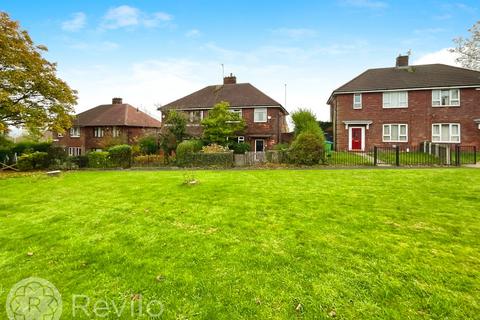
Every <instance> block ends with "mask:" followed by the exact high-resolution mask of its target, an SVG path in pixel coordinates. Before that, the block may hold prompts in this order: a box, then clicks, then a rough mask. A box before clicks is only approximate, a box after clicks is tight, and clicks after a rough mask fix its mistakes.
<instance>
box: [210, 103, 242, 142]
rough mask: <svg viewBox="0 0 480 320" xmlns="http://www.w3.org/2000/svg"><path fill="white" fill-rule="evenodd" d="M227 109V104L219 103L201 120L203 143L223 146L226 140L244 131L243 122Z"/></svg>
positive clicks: (238, 116) (228, 105) (237, 115)
mask: <svg viewBox="0 0 480 320" xmlns="http://www.w3.org/2000/svg"><path fill="white" fill-rule="evenodd" d="M229 107H230V104H229V103H228V102H225V101H222V102H219V103H217V104H216V105H215V106H214V107H213V109H212V110H210V111H209V112H208V116H207V117H206V118H205V119H203V120H202V127H203V139H204V140H205V141H208V142H209V143H218V144H221V145H225V144H226V143H227V141H228V138H230V137H233V136H235V134H238V133H240V132H242V131H243V130H244V129H245V127H246V124H245V120H243V119H242V117H241V116H240V115H239V114H238V113H235V112H232V111H230V110H229Z"/></svg>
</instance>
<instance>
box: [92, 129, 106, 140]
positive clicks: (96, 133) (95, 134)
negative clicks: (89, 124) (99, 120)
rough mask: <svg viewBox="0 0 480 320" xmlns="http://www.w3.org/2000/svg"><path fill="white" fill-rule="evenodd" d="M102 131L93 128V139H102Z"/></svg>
mask: <svg viewBox="0 0 480 320" xmlns="http://www.w3.org/2000/svg"><path fill="white" fill-rule="evenodd" d="M103 135H104V130H103V128H102V127H94V128H93V137H94V138H103Z"/></svg>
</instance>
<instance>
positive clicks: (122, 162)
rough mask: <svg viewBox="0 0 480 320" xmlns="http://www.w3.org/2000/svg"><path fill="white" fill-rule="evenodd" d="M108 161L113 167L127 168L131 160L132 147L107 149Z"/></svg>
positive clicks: (121, 145)
mask: <svg viewBox="0 0 480 320" xmlns="http://www.w3.org/2000/svg"><path fill="white" fill-rule="evenodd" d="M108 159H109V160H110V163H111V164H112V165H113V166H114V167H122V168H128V167H130V162H131V160H132V147H131V146H129V145H128V144H120V145H118V146H113V147H111V148H110V149H108Z"/></svg>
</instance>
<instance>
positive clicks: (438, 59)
mask: <svg viewBox="0 0 480 320" xmlns="http://www.w3.org/2000/svg"><path fill="white" fill-rule="evenodd" d="M449 49H450V48H444V49H441V50H438V51H435V52H429V53H426V54H424V55H422V56H421V57H420V58H418V59H417V60H415V62H414V64H431V63H443V64H448V65H451V66H457V67H459V66H460V64H459V63H458V62H456V61H455V60H456V59H457V57H458V55H457V54H456V53H452V52H450V51H449Z"/></svg>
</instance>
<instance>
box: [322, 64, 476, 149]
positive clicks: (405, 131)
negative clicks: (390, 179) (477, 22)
mask: <svg viewBox="0 0 480 320" xmlns="http://www.w3.org/2000/svg"><path fill="white" fill-rule="evenodd" d="M327 103H328V104H329V105H330V115H331V121H332V122H333V136H334V142H335V148H336V150H369V149H371V148H372V147H373V146H394V145H397V146H405V147H415V146H418V145H419V144H420V143H422V142H423V141H432V142H436V143H442V144H461V145H470V146H473V145H475V146H477V147H480V72H478V71H473V70H468V69H463V68H458V67H452V66H448V65H443V64H428V65H416V66H409V64H408V56H399V57H398V58H397V63H396V66H395V67H394V68H380V69H369V70H367V71H365V72H364V73H362V74H360V75H359V76H357V77H356V78H354V79H353V80H351V81H350V82H347V83H346V84H345V85H343V86H341V87H340V88H338V89H336V90H335V91H333V93H332V94H331V96H330V98H329V99H328V102H327Z"/></svg>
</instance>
